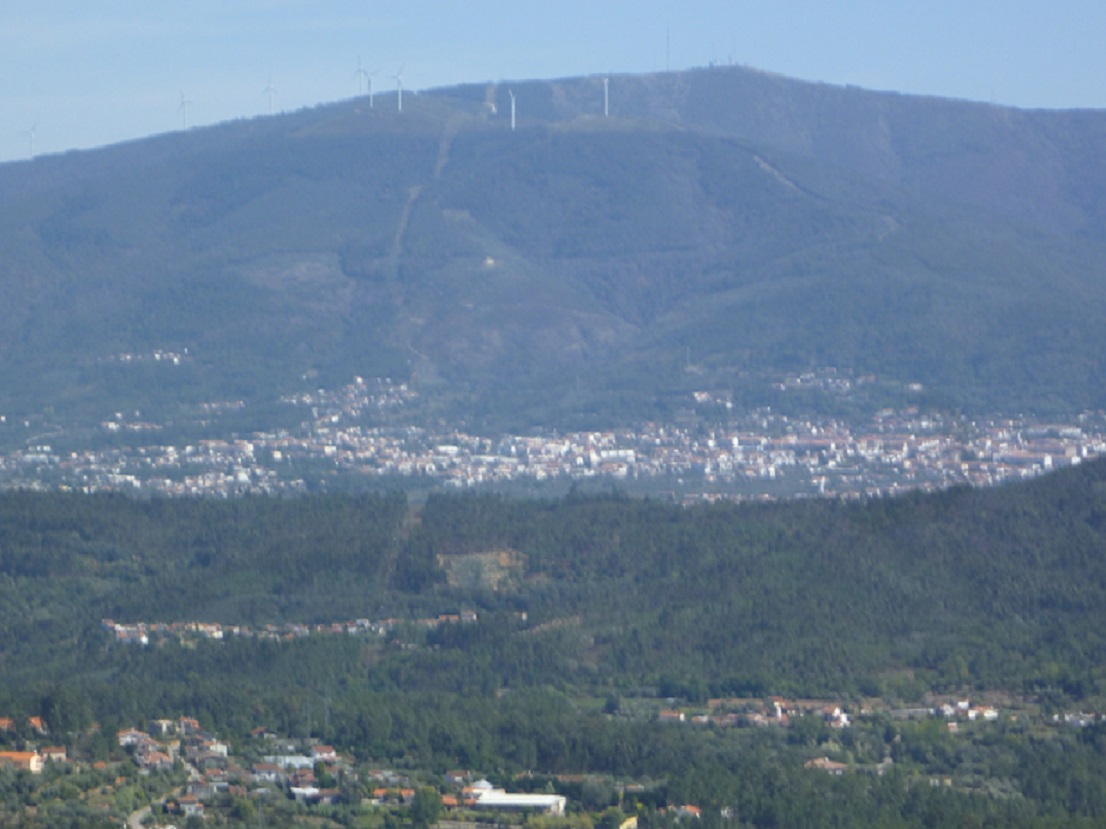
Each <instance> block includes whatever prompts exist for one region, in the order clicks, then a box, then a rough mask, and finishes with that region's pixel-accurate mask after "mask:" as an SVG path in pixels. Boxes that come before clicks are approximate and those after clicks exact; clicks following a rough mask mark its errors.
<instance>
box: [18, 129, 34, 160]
mask: <svg viewBox="0 0 1106 829" xmlns="http://www.w3.org/2000/svg"><path fill="white" fill-rule="evenodd" d="M37 127H38V121H35V122H34V124H33V125H32V126H31V128H30V129H29V130H20V132H22V133H23V134H24V135H25V136H27V141H28V142H29V143H30V145H31V158H34V157H35V129H36V128H37Z"/></svg>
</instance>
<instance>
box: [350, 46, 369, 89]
mask: <svg viewBox="0 0 1106 829" xmlns="http://www.w3.org/2000/svg"><path fill="white" fill-rule="evenodd" d="M353 75H354V77H356V78H357V94H358V95H364V94H365V79H366V78H368V77H369V73H368V72H366V71H365V67H364V66H362V65H361V56H360V55H358V56H357V71H356V72H354V73H353Z"/></svg>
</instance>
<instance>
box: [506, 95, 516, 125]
mask: <svg viewBox="0 0 1106 829" xmlns="http://www.w3.org/2000/svg"><path fill="white" fill-rule="evenodd" d="M507 94H508V95H510V96H511V132H514V131H515V93H514V90H511V89H508V90H507Z"/></svg>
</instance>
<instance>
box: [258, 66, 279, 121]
mask: <svg viewBox="0 0 1106 829" xmlns="http://www.w3.org/2000/svg"><path fill="white" fill-rule="evenodd" d="M261 94H262V95H265V94H268V96H269V114H270V115H272V114H273V96H274V95H276V87H275V86H273V76H272V75H270V76H269V85H268V86H266V87H265V88H264V89H262V90H261Z"/></svg>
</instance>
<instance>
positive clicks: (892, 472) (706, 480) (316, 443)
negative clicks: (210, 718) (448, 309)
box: [0, 360, 1106, 500]
mask: <svg viewBox="0 0 1106 829" xmlns="http://www.w3.org/2000/svg"><path fill="white" fill-rule="evenodd" d="M168 362H169V364H172V361H171V360H170V361H168ZM859 382H861V380H852V379H849V378H847V377H842V376H841V375H839V374H838V373H837V372H836V371H823V372H810V373H806V374H802V375H796V376H794V377H789V378H785V379H784V380H782V381H780V383H779V384H778V386H779V388H780V389H781V390H783V391H787V390H795V389H810V388H814V389H818V390H821V391H824V392H826V393H834V394H840V393H844V392H847V391H848V390H850V389H851V388H853V387H854V384H855V383H859ZM417 396H418V395H417V393H416V392H415V391H413V390H412V389H411V388H410V387H408V386H407V385H406V384H404V383H395V382H392V381H391V380H388V379H386V378H385V379H375V380H365V379H363V378H360V377H358V378H356V379H355V380H354V382H352V383H350V384H348V385H346V386H344V387H342V388H340V389H337V390H325V389H320V390H318V391H316V392H312V393H304V394H299V395H293V396H290V397H286V398H284V399H283V401H282V402H283V404H284V405H286V406H290V407H293V408H294V409H296V410H302V411H303V412H304V413H305V414H307V415H308V418H307V419H306V420H304V421H303V423H302V425H301V427H300V429H298V430H294V431H289V430H282V431H275V432H259V433H255V434H251V435H249V436H248V437H238V438H233V437H228V438H221V439H208V440H200V441H197V442H195V443H188V444H184V445H175V444H160V443H157V442H156V441H154V440H153V438H155V437H156V435H157V434H158V433H159V432H161V431H162V430H163V428H164V427H163V425H162V424H159V423H155V422H149V421H144V420H142V419H141V415H140V413H133V416H130V417H128V416H126V415H124V413H122V412H120V413H117V414H116V416H115V417H114V418H113V419H111V420H107V421H104V422H103V423H102V424H101V425H100V428H101V429H102V430H103V431H104V432H105V433H109V434H114V435H125V436H127V441H126V442H125V443H123V444H118V445H115V446H113V447H112V448H101V449H87V450H70V451H68V452H61V451H57V450H55V449H54V448H53V446H52V445H51V444H46V443H38V444H32V445H30V446H29V447H27V448H24V449H18V450H16V451H13V452H9V453H7V454H6V455H0V484H2V485H4V486H7V487H24V488H50V487H58V488H63V489H74V490H79V491H84V492H100V491H127V492H140V493H141V492H145V493H156V494H167V495H214V496H231V495H240V494H246V493H294V492H302V491H306V490H308V489H316V488H319V487H322V488H326V487H327V485H328V482H333V481H337V480H339V479H341V480H344V481H346V484H343V486H345V485H355V486H356V485H357V482H358V481H360V482H362V483H366V482H369V481H376V482H377V484H378V485H381V484H383V485H386V484H387V482H388V481H394V482H395V483H396V484H397V485H401V483H402V482H403V481H405V480H406V481H421V482H425V483H428V484H431V485H437V486H443V487H448V488H462V489H463V488H471V487H478V486H499V487H502V486H519V485H521V486H538V485H543V484H551V483H556V482H558V481H560V482H568V483H571V482H585V481H608V482H610V483H612V484H614V485H619V486H627V487H636V488H643V489H645V490H646V491H657V492H667V493H669V494H670V495H671V496H672V497H675V498H680V499H689V500H694V499H697V498H717V497H724V498H737V499H746V498H776V497H783V496H796V495H799V496H802V495H807V496H831V497H838V498H864V497H871V496H880V495H888V494H894V493H898V492H904V491H909V490H933V489H940V488H943V487H948V486H954V485H958V484H971V485H977V486H990V485H994V484H999V483H1002V482H1004V481H1009V480H1017V479H1022V478H1027V477H1032V476H1034V475H1038V474H1041V473H1044V472H1049V471H1051V470H1054V469H1060V468H1063V467H1065V466H1071V465H1074V464H1078V463H1081V462H1082V461H1084V460H1087V459H1089V458H1092V457H1094V456H1096V455H1099V454H1102V453H1103V452H1106V415H1104V414H1103V413H1084V414H1082V415H1079V416H1078V417H1076V418H1073V419H1072V420H1071V422H1056V421H1039V420H1035V419H1032V418H1028V417H1013V418H996V419H990V420H968V419H963V418H955V417H948V416H938V415H926V414H923V413H921V412H920V411H919V410H918V409H917V408H914V407H907V408H905V409H902V410H892V409H883V410H880V411H879V412H877V413H876V414H875V416H874V417H873V418H872V419H871V420H870V422H868V423H867V424H862V425H860V426H858V425H856V424H850V423H848V422H846V421H844V420H840V419H835V418H827V417H813V416H809V417H795V416H787V415H782V414H778V413H775V412H773V411H771V410H770V409H763V410H758V411H756V412H754V413H752V414H749V415H743V416H731V415H729V414H727V413H728V412H730V411H731V410H732V401H731V400H730V399H729V396H728V395H726V394H724V393H718V392H710V391H702V392H696V393H695V394H694V395H693V396H692V399H691V400H689V401H688V402H689V405H693V406H694V407H696V409H697V411H698V412H699V415H700V417H699V418H698V421H697V423H696V424H692V425H687V424H661V423H644V424H641V425H639V426H638V427H636V428H632V429H615V430H608V431H583V432H556V431H551V432H547V433H535V434H531V435H511V434H506V435H496V436H489V435H478V434H472V433H470V432H467V431H463V430H457V429H446V430H444V431H434V430H430V429H426V428H421V427H416V426H414V425H410V424H407V423H405V422H404V419H403V417H402V410H403V409H404V407H405V406H406V405H408V404H409V403H410V402H411V401H413V400H414V399H415V398H416V397H417ZM243 405H244V404H243V403H242V402H241V401H229V402H224V403H210V404H206V405H205V406H203V407H201V411H200V412H199V413H198V415H197V416H198V417H202V418H204V419H212V418H217V417H218V416H219V414H220V413H223V412H227V411H238V410H240V409H241V408H242V406H243ZM382 423H387V424H388V425H381V424H382ZM711 424H713V425H711ZM0 428H3V424H2V423H0Z"/></svg>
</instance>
